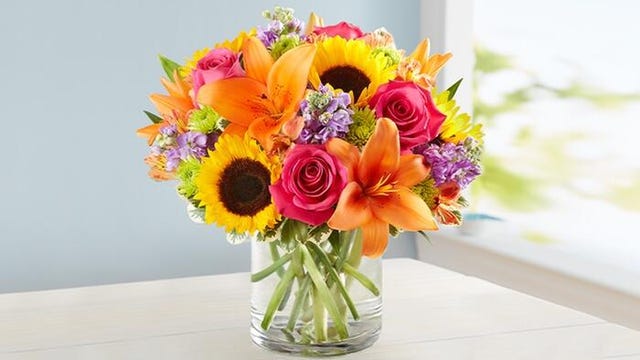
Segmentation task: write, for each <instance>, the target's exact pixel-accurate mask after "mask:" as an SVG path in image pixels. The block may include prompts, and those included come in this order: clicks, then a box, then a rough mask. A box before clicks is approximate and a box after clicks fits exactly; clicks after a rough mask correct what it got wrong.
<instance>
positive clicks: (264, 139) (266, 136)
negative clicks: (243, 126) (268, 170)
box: [247, 115, 284, 152]
mask: <svg viewBox="0 0 640 360" xmlns="http://www.w3.org/2000/svg"><path fill="white" fill-rule="evenodd" d="M283 121H284V120H283V118H282V117H281V118H273V117H272V116H269V115H264V116H261V117H259V118H257V119H255V120H254V121H253V122H252V123H251V125H249V130H248V131H247V133H248V134H249V136H251V137H252V138H254V139H256V140H258V142H259V143H260V145H262V147H263V148H264V149H265V150H266V151H267V152H268V151H271V148H272V147H273V138H272V135H275V134H277V133H279V132H280V128H281V127H282V122H283Z"/></svg>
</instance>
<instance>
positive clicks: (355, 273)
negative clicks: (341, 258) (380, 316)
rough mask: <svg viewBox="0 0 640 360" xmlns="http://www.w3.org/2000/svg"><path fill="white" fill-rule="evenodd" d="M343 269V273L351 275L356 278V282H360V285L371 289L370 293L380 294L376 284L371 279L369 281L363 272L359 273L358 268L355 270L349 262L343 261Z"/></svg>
mask: <svg viewBox="0 0 640 360" xmlns="http://www.w3.org/2000/svg"><path fill="white" fill-rule="evenodd" d="M343 269H344V272H345V273H347V274H349V276H351V277H353V278H354V279H356V280H358V282H359V283H360V284H362V286H364V287H365V288H367V289H368V290H369V291H371V293H372V294H373V295H375V296H380V290H379V289H378V287H377V286H376V284H374V283H373V281H371V280H370V279H369V278H368V277H366V276H365V275H364V274H363V273H361V272H359V271H358V270H356V268H354V267H353V266H351V265H349V263H345V264H344V265H343Z"/></svg>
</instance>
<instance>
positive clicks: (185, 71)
mask: <svg viewBox="0 0 640 360" xmlns="http://www.w3.org/2000/svg"><path fill="white" fill-rule="evenodd" d="M209 51H210V49H209V48H202V49H199V50H196V51H194V52H193V55H191V58H189V60H187V61H186V62H185V63H184V66H181V67H180V69H179V71H180V76H181V77H182V78H183V79H184V78H186V77H187V76H189V75H191V72H192V71H193V69H195V68H196V65H197V64H198V61H200V59H202V58H203V57H204V56H205V55H207V53H208V52H209Z"/></svg>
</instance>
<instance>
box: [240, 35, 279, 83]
mask: <svg viewBox="0 0 640 360" xmlns="http://www.w3.org/2000/svg"><path fill="white" fill-rule="evenodd" d="M242 53H243V54H244V56H243V59H244V68H245V71H246V72H247V76H248V77H250V78H253V79H256V80H258V81H260V82H261V83H263V84H266V83H267V76H268V75H269V70H270V69H271V67H272V66H273V58H272V57H271V55H270V54H269V50H267V48H266V47H264V44H263V43H262V41H260V40H259V39H258V38H257V37H250V38H248V39H247V40H245V42H244V45H243V47H242Z"/></svg>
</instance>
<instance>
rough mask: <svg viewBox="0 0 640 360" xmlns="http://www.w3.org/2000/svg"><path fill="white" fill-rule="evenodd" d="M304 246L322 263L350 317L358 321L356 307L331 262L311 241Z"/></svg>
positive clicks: (358, 316)
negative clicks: (345, 304)
mask: <svg viewBox="0 0 640 360" xmlns="http://www.w3.org/2000/svg"><path fill="white" fill-rule="evenodd" d="M306 245H307V247H308V248H309V249H311V250H312V251H313V252H315V254H316V256H317V257H318V258H319V259H320V262H322V264H323V265H324V268H325V270H326V272H327V273H328V274H329V277H330V278H331V279H332V280H333V282H334V284H335V286H336V287H337V288H338V291H339V292H340V294H341V295H342V297H343V298H344V301H345V302H346V303H347V306H348V307H349V311H351V315H352V316H353V318H354V319H355V320H358V319H360V315H359V314H358V310H357V309H356V305H355V304H354V303H353V300H352V299H351V296H350V295H349V292H348V291H347V288H345V287H344V284H343V283H342V279H340V275H338V273H337V272H336V269H334V268H333V264H331V260H329V257H328V256H327V254H326V253H325V252H324V250H322V249H321V248H320V246H318V244H316V243H315V242H313V241H311V240H310V241H307V242H306Z"/></svg>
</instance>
